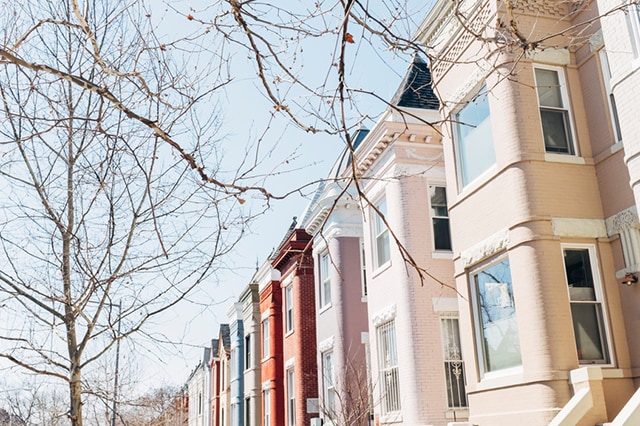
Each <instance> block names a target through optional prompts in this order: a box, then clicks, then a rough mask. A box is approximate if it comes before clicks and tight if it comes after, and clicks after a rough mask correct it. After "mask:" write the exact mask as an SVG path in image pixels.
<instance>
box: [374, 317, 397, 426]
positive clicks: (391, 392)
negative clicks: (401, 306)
mask: <svg viewBox="0 0 640 426" xmlns="http://www.w3.org/2000/svg"><path fill="white" fill-rule="evenodd" d="M376 343H377V346H378V369H379V373H380V386H379V388H380V392H381V394H380V403H381V409H382V414H389V413H396V412H399V411H400V410H401V408H402V404H401V397H400V394H401V387H400V371H399V367H398V344H397V338H396V329H395V319H392V320H391V321H387V322H385V323H382V324H380V325H378V326H377V327H376Z"/></svg>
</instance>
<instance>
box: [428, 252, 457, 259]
mask: <svg viewBox="0 0 640 426" xmlns="http://www.w3.org/2000/svg"><path fill="white" fill-rule="evenodd" d="M431 258H432V259H453V252H452V251H450V250H437V251H435V250H434V251H432V252H431Z"/></svg>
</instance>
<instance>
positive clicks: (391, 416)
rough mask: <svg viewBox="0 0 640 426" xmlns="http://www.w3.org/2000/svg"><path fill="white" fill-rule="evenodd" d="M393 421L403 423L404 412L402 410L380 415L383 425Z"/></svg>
mask: <svg viewBox="0 0 640 426" xmlns="http://www.w3.org/2000/svg"><path fill="white" fill-rule="evenodd" d="M392 423H402V413H401V412H400V411H394V412H393V413H387V414H381V415H380V424H381V425H389V424H392Z"/></svg>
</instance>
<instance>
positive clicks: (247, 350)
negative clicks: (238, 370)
mask: <svg viewBox="0 0 640 426" xmlns="http://www.w3.org/2000/svg"><path fill="white" fill-rule="evenodd" d="M250 367H251V335H250V334H247V335H246V336H244V368H245V370H248V369H249V368H250Z"/></svg>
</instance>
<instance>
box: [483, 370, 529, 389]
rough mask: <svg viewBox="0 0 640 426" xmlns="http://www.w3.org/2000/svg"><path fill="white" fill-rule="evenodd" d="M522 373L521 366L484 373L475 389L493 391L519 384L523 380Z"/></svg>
mask: <svg viewBox="0 0 640 426" xmlns="http://www.w3.org/2000/svg"><path fill="white" fill-rule="evenodd" d="M523 371H524V370H523V368H522V366H521V365H519V366H517V367H511V368H505V369H504V370H498V371H492V372H490V373H484V376H483V377H482V379H481V380H480V383H478V386H477V389H478V390H485V389H493V388H499V387H504V386H511V385H513V384H516V383H521V382H522V381H523V379H524V376H523Z"/></svg>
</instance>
